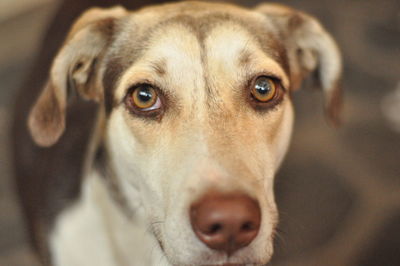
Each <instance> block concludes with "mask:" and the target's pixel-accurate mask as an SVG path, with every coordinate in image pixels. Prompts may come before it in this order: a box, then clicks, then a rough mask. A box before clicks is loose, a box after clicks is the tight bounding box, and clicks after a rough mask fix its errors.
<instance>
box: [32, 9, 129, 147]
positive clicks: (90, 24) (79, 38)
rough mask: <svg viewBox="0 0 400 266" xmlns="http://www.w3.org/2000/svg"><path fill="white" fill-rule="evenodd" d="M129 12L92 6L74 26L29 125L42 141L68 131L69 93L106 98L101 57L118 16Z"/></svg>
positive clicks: (46, 142)
mask: <svg viewBox="0 0 400 266" xmlns="http://www.w3.org/2000/svg"><path fill="white" fill-rule="evenodd" d="M126 13H127V12H126V10H125V9H123V8H122V7H114V8H110V9H100V8H92V9H89V10H88V11H86V12H85V13H83V15H82V16H81V17H80V18H78V19H77V20H76V22H75V24H74V25H73V26H72V27H71V30H70V32H69V33H68V36H67V38H66V41H65V42H64V45H63V47H62V48H61V49H60V51H59V52H58V54H57V56H56V57H55V59H54V61H53V64H52V67H51V70H50V74H49V79H48V81H47V84H46V85H45V87H44V89H43V91H42V92H41V94H40V96H39V98H38V99H37V101H36V103H35V104H34V106H33V108H32V110H31V112H30V114H29V118H28V127H29V130H30V132H31V135H32V137H33V139H34V141H35V142H36V143H37V144H38V145H40V146H51V145H53V144H54V143H56V142H57V140H58V139H59V138H60V136H61V135H62V133H63V132H64V129H65V115H66V107H67V98H68V95H69V94H75V93H77V94H79V95H80V96H81V97H83V98H84V99H88V100H94V101H101V100H102V98H103V90H102V86H101V83H100V82H99V79H98V78H97V76H98V75H97V74H98V70H99V65H100V64H99V61H100V60H101V58H102V56H104V53H105V51H106V49H107V47H108V46H109V45H110V42H111V40H112V37H113V34H114V31H115V22H116V20H117V19H118V18H120V17H122V16H124V15H125V14H126Z"/></svg>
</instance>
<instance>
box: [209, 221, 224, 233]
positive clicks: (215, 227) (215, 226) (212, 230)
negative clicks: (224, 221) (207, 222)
mask: <svg viewBox="0 0 400 266" xmlns="http://www.w3.org/2000/svg"><path fill="white" fill-rule="evenodd" d="M221 231H222V225H221V224H220V223H215V224H212V225H211V227H210V229H209V231H208V233H209V234H210V235H215V234H218V233H219V232H221Z"/></svg>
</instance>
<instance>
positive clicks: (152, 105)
mask: <svg viewBox="0 0 400 266" xmlns="http://www.w3.org/2000/svg"><path fill="white" fill-rule="evenodd" d="M129 98H130V103H131V106H132V107H133V108H134V109H136V110H138V111H142V112H147V111H153V110H157V109H159V108H161V100H160V98H159V96H158V94H157V91H156V90H155V89H154V88H153V87H152V86H151V85H148V84H144V85H139V86H137V87H134V88H133V89H132V90H131V92H130V95H129Z"/></svg>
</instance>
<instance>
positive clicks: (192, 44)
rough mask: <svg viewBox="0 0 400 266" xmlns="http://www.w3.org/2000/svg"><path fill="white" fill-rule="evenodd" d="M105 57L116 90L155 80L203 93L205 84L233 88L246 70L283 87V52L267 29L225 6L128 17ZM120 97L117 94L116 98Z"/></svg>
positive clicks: (168, 8)
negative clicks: (117, 81) (266, 74)
mask: <svg viewBox="0 0 400 266" xmlns="http://www.w3.org/2000/svg"><path fill="white" fill-rule="evenodd" d="M111 54H114V56H112V58H113V59H112V60H110V62H109V67H108V68H110V66H111V68H113V67H114V66H115V64H117V65H119V67H117V68H116V69H120V71H121V73H120V74H121V76H123V77H124V78H123V79H120V81H121V82H120V84H121V83H124V82H125V83H135V81H137V79H138V78H139V77H138V76H139V75H142V77H141V78H142V79H143V80H144V81H146V80H149V79H150V80H153V79H154V74H158V75H159V77H157V78H161V77H162V78H163V80H162V81H160V82H162V83H164V85H165V86H163V87H165V88H166V89H168V88H174V89H175V90H176V89H177V86H176V83H179V84H182V85H183V86H186V87H187V86H188V85H189V86H190V85H193V86H192V87H193V88H199V87H203V88H208V89H209V88H212V86H210V84H207V83H208V82H209V81H210V80H211V81H216V82H217V81H218V80H219V81H221V80H222V81H224V82H226V81H232V82H233V79H238V78H245V77H244V76H245V75H251V74H252V73H245V72H246V71H248V72H249V71H252V70H254V71H258V72H260V71H265V72H269V73H271V74H274V75H276V76H279V77H282V79H283V81H284V82H286V83H288V79H287V76H286V73H287V68H286V66H287V62H286V61H287V59H286V53H285V47H284V46H283V44H282V43H280V41H279V39H278V33H277V32H276V30H275V29H274V27H273V24H272V23H271V22H270V21H269V20H268V19H266V18H265V16H263V15H261V14H259V13H257V12H252V11H249V10H246V9H242V8H239V7H235V6H230V5H225V4H209V3H200V2H190V3H179V4H170V5H165V6H161V7H151V8H147V9H144V10H142V11H139V12H137V13H133V14H132V15H131V16H130V17H128V18H127V19H125V20H124V21H123V23H121V32H120V34H119V36H118V37H117V40H116V42H115V44H114V47H113V51H112V53H111ZM121 66H122V67H121ZM111 72H112V71H111ZM122 72H123V73H122ZM151 72H152V73H151ZM285 72H286V73H285ZM106 74H107V71H106ZM112 74H113V75H115V73H112ZM122 74H123V75H122ZM152 74H153V75H152ZM242 74H243V75H242ZM253 74H257V73H253ZM106 79H109V78H107V77H106ZM122 81H124V82H122ZM167 81H170V82H169V83H170V84H165V82H167ZM185 82H187V83H186V84H185ZM167 83H168V82H167ZM214 83H215V82H214ZM112 85H115V84H112ZM124 85H125V87H126V86H128V85H129V84H124ZM168 85H170V86H168ZM212 85H218V84H212ZM109 87H112V86H109ZM122 87H124V86H122ZM106 89H110V88H106ZM123 93H124V91H123V89H121V90H119V91H117V92H116V95H115V96H116V98H117V99H121V97H122V95H123ZM118 94H119V95H118Z"/></svg>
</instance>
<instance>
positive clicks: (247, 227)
mask: <svg viewBox="0 0 400 266" xmlns="http://www.w3.org/2000/svg"><path fill="white" fill-rule="evenodd" d="M240 230H241V231H245V232H248V231H252V230H254V224H253V223H252V222H245V223H244V224H243V225H242V227H241V228H240Z"/></svg>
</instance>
